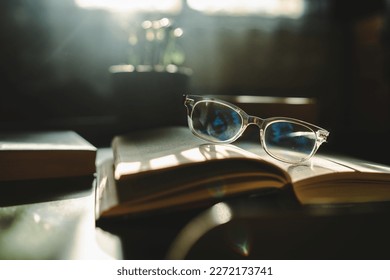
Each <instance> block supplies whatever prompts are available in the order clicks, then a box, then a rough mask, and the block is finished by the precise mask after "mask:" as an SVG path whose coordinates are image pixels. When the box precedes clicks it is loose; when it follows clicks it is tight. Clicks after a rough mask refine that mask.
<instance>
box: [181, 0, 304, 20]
mask: <svg viewBox="0 0 390 280" xmlns="http://www.w3.org/2000/svg"><path fill="white" fill-rule="evenodd" d="M187 3H188V5H189V6H190V7H191V8H192V9H194V10H198V11H201V12H204V13H208V14H231V15H248V14H262V15H268V16H273V17H277V16H285V17H290V18H299V17H301V16H302V15H303V13H304V10H305V0H213V1H209V0H188V2H187Z"/></svg>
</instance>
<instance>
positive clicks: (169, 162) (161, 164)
mask: <svg viewBox="0 0 390 280" xmlns="http://www.w3.org/2000/svg"><path fill="white" fill-rule="evenodd" d="M178 164H179V161H178V160H177V158H176V156H175V155H168V156H164V157H160V158H155V159H152V160H150V167H151V168H152V169H160V168H167V167H171V166H175V165H178Z"/></svg>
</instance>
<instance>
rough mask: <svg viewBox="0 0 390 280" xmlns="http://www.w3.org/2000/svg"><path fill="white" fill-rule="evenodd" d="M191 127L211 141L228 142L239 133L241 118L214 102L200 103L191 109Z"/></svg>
mask: <svg viewBox="0 0 390 280" xmlns="http://www.w3.org/2000/svg"><path fill="white" fill-rule="evenodd" d="M192 125H193V128H194V130H195V131H196V132H197V133H198V134H202V135H203V136H204V137H206V138H208V139H209V140H211V141H228V140H230V139H232V138H234V137H235V136H236V135H237V133H239V131H240V129H241V126H242V118H241V116H240V115H239V114H238V113H237V112H236V111H234V110H233V109H232V108H230V107H228V106H225V105H222V104H219V103H215V102H200V103H198V104H196V105H195V107H194V109H193V112H192Z"/></svg>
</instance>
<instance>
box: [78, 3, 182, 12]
mask: <svg viewBox="0 0 390 280" xmlns="http://www.w3.org/2000/svg"><path fill="white" fill-rule="evenodd" d="M181 2H182V1H181V0H110V1H107V0H75V3H76V5H77V6H79V7H80V8H85V9H104V10H109V11H112V12H125V13H129V12H165V13H178V12H180V10H181Z"/></svg>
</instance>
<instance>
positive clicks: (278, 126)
mask: <svg viewBox="0 0 390 280" xmlns="http://www.w3.org/2000/svg"><path fill="white" fill-rule="evenodd" d="M184 99H185V101H184V105H185V106H186V107H187V114H188V126H189V128H190V130H191V131H192V133H193V134H194V135H196V136H197V137H199V138H201V139H204V140H206V141H209V142H213V143H231V142H233V141H235V140H237V138H239V137H240V136H241V135H242V133H243V132H244V131H245V129H246V128H247V126H248V125H251V124H254V125H257V126H258V127H259V128H260V142H261V145H262V147H263V148H264V150H265V151H266V153H267V154H268V155H270V156H271V157H273V158H275V159H277V160H280V161H283V162H287V163H292V164H297V163H301V162H304V161H306V160H308V159H310V158H311V157H312V156H313V155H314V154H315V153H316V151H317V150H318V148H319V147H320V145H321V144H322V143H323V142H326V138H327V136H328V135H329V132H328V131H327V130H325V129H323V128H321V127H318V126H316V125H313V124H310V123H307V122H304V121H301V120H297V119H292V118H285V117H275V118H267V119H261V118H259V117H256V116H250V115H248V114H247V113H245V112H244V111H243V110H242V109H240V108H239V107H237V106H235V105H233V104H231V103H228V102H225V101H222V100H219V99H216V98H208V97H204V96H197V95H185V96H184Z"/></svg>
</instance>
